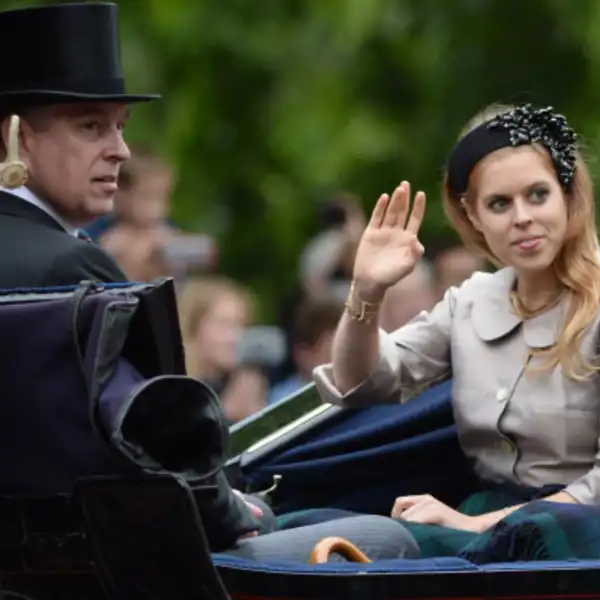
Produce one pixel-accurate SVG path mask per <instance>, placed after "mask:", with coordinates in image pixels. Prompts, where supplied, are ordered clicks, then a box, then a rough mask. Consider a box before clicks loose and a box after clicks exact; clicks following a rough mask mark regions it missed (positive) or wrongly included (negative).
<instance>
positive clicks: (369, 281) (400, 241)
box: [354, 181, 425, 301]
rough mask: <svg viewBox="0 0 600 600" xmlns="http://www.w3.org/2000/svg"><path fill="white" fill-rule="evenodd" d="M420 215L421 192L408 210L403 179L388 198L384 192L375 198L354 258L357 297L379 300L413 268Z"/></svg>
mask: <svg viewBox="0 0 600 600" xmlns="http://www.w3.org/2000/svg"><path fill="white" fill-rule="evenodd" d="M424 215H425V194H424V193H423V192H418V193H417V194H416V196H415V201H414V204H413V207H412V211H411V210H410V184H409V183H408V182H406V181H404V182H402V183H401V184H400V186H399V187H397V188H396V189H395V190H394V193H393V194H392V197H391V198H390V196H389V195H388V194H383V195H382V196H381V197H380V198H379V200H378V201H377V204H376V205H375V208H374V209H373V213H372V215H371V219H370V221H369V223H368V225H367V227H366V229H365V231H364V233H363V235H362V238H361V240H360V243H359V245H358V249H357V251H356V258H355V261H354V281H355V284H356V286H357V288H358V292H359V296H360V297H361V299H363V300H365V301H378V300H380V299H381V298H382V297H383V295H384V294H385V291H386V290H387V289H388V288H389V287H391V286H393V285H394V284H396V283H398V281H400V280H401V279H403V278H404V277H406V276H407V275H408V274H409V273H411V272H412V271H413V269H414V268H415V266H416V265H417V263H418V261H419V259H420V258H421V256H422V255H423V252H424V248H423V246H422V245H421V243H420V242H419V239H418V237H417V236H418V233H419V228H420V227H421V223H422V222H423V216H424Z"/></svg>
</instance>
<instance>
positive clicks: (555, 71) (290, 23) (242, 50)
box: [0, 0, 600, 318]
mask: <svg viewBox="0 0 600 600" xmlns="http://www.w3.org/2000/svg"><path fill="white" fill-rule="evenodd" d="M55 2H56V0H54V3H55ZM42 3H43V2H39V1H37V2H35V1H25V0H21V1H12V2H9V1H7V0H1V1H0V7H1V8H14V7H22V6H29V5H35V4H42ZM118 4H119V6H120V14H121V31H122V49H123V59H124V67H125V71H126V74H127V78H128V83H129V87H130V89H131V90H132V91H158V92H160V93H162V94H163V97H164V99H163V100H162V101H161V102H157V103H153V104H149V105H147V106H143V107H137V108H136V109H135V112H134V118H133V119H132V122H131V127H130V130H129V132H128V135H129V139H130V140H131V141H134V142H143V143H149V144H152V145H153V146H154V147H155V148H156V149H157V150H159V151H160V152H163V153H164V154H165V155H166V156H167V157H168V158H170V159H171V160H172V161H173V163H174V164H175V165H176V166H177V169H178V176H179V179H178V185H177V189H176V193H175V197H174V215H173V216H174V217H175V219H176V220H177V221H178V222H179V223H180V224H182V225H183V226H185V227H186V228H188V229H194V230H198V231H206V232H209V233H213V234H215V235H216V236H217V237H218V238H219V240H220V244H221V257H222V266H223V270H224V271H225V272H226V273H228V274H230V275H232V276H234V277H236V278H238V279H240V280H242V281H244V282H246V283H248V284H249V285H251V286H252V287H253V288H254V290H255V291H256V292H257V293H258V294H259V296H260V298H261V299H262V301H263V302H262V304H263V309H264V313H263V316H265V317H266V318H268V316H269V315H271V314H273V310H274V309H275V307H276V306H277V303H278V301H279V299H280V298H281V295H282V294H283V293H285V292H286V290H287V289H288V288H289V287H290V286H291V285H293V284H294V282H295V278H296V264H297V260H298V255H299V253H300V251H301V249H302V247H303V245H304V244H305V242H306V240H307V238H308V237H309V236H310V235H311V234H312V233H313V232H314V229H315V226H316V224H315V215H316V210H317V207H318V205H319V203H320V202H321V201H322V200H323V198H324V197H326V196H327V194H328V193H329V192H330V191H332V190H336V189H340V188H341V189H345V190H349V191H351V192H354V193H356V194H357V195H358V196H359V197H360V198H361V200H362V202H363V204H364V206H365V208H366V209H367V210H369V209H370V208H371V206H372V205H373V203H374V201H375V199H376V198H377V197H378V195H379V194H380V193H382V192H384V191H389V190H390V189H392V188H393V187H394V186H395V185H396V184H397V183H398V182H399V181H400V180H402V179H408V180H410V181H411V182H413V185H414V186H415V187H418V188H422V189H424V190H426V191H427V192H428V197H429V210H428V213H427V217H426V221H425V223H424V226H423V232H422V238H423V242H424V244H425V245H426V247H429V248H433V247H435V245H436V244H437V243H438V242H439V241H440V240H441V239H443V238H446V237H448V236H451V235H452V233H451V231H450V230H449V228H448V225H447V223H446V220H445V217H444V214H443V211H442V208H441V203H440V198H439V190H440V179H441V171H442V167H443V164H444V159H445V157H446V155H447V153H448V151H449V149H450V148H451V146H452V144H453V141H454V140H455V138H456V136H457V134H458V132H459V131H460V129H461V128H462V126H463V124H464V123H465V121H467V120H468V119H469V118H470V117H471V116H472V114H473V113H474V112H476V111H477V110H479V109H480V108H482V107H483V106H485V105H486V104H488V103H490V102H496V101H503V102H506V101H516V100H529V101H533V102H539V103H543V104H552V105H553V106H555V107H556V108H557V109H559V110H560V111H562V112H564V113H565V114H566V115H567V116H568V118H569V120H570V121H571V123H572V125H573V126H574V127H575V128H576V129H577V130H578V131H579V132H580V133H581V134H582V136H583V138H584V140H585V143H586V146H587V149H588V154H590V155H591V156H592V157H593V155H594V154H595V152H596V148H597V146H598V142H599V141H600V119H599V118H598V117H599V116H600V109H599V107H598V103H599V100H600V98H599V93H600V2H597V0H576V1H574V0H570V1H567V0H526V1H523V0H395V1H394V0H261V1H260V2H257V1H256V0H227V1H223V0H169V1H166V0H122V1H121V2H118ZM24 43H28V44H34V43H35V40H33V39H32V40H25V41H24ZM591 167H592V171H593V174H594V177H596V178H597V176H598V175H599V174H600V168H599V167H598V165H597V164H595V163H593V162H592V164H591Z"/></svg>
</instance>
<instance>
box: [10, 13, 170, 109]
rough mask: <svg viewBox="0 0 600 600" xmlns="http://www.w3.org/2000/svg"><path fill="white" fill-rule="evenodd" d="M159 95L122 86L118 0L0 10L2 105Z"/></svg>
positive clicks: (129, 100)
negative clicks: (138, 92)
mask: <svg viewBox="0 0 600 600" xmlns="http://www.w3.org/2000/svg"><path fill="white" fill-rule="evenodd" d="M159 97H160V96H158V95H156V94H128V93H127V92H126V90H125V80H124V77H123V70H122V67H121V56H120V44H119V23H118V8H117V6H116V4H112V3H95V2H87V3H71V4H60V5H50V6H37V7H30V8H24V9H20V10H11V11H6V12H0V109H1V110H3V111H6V110H11V111H13V110H17V109H19V108H25V107H27V106H32V105H39V104H50V103H56V102H68V101H93V100H96V101H120V102H126V103H132V102H143V101H146V100H153V99H155V98H159Z"/></svg>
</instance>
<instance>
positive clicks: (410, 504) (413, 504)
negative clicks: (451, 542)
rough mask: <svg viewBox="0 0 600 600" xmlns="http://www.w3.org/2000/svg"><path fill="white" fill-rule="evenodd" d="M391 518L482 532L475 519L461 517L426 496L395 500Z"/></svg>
mask: <svg viewBox="0 0 600 600" xmlns="http://www.w3.org/2000/svg"><path fill="white" fill-rule="evenodd" d="M392 518H394V519H402V520H403V521H409V522H412V523H428V524H430V525H442V526H444V527H451V528H452V529H463V530H465V531H473V532H475V533H481V531H482V530H483V527H482V522H481V520H480V519H478V518H477V517H471V516H468V515H463V514H462V513H459V512H458V511H456V510H454V509H453V508H450V507H449V506H447V505H446V504H444V503H443V502H440V501H439V500H437V499H436V498H434V497H433V496H430V495H428V494H425V495H421V496H400V497H399V498H396V501H395V502H394V507H393V508H392Z"/></svg>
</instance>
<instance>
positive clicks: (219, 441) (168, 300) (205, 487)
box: [0, 279, 259, 598]
mask: <svg viewBox="0 0 600 600" xmlns="http://www.w3.org/2000/svg"><path fill="white" fill-rule="evenodd" d="M0 333H2V337H3V339H4V340H5V345H4V350H3V351H2V365H3V394H2V402H0V439H1V440H2V444H3V448H4V451H3V452H1V453H0V495H1V496H2V498H3V500H2V503H1V504H0V508H3V511H2V514H0V534H1V533H2V531H3V530H4V531H10V532H17V534H16V535H15V534H14V533H13V535H12V537H9V538H8V539H12V540H13V542H14V543H12V544H8V545H6V544H3V545H2V548H1V551H0V569H1V570H2V571H3V580H4V582H5V587H6V584H10V581H13V583H15V582H17V583H19V582H20V583H19V585H18V589H17V588H14V587H13V588H9V589H13V590H14V591H15V592H19V591H20V592H22V593H25V592H26V591H27V590H28V589H29V588H28V587H27V586H25V588H23V587H22V584H23V576H26V575H27V573H29V575H31V572H32V569H33V570H35V572H36V573H38V575H39V574H40V573H41V572H49V570H52V569H53V568H54V567H55V566H56V563H57V561H58V562H60V563H61V565H62V567H64V568H63V571H65V572H70V573H71V575H73V572H74V570H75V569H78V570H81V569H84V570H85V568H84V567H85V564H87V565H88V567H89V565H90V560H89V559H91V558H94V559H96V560H99V561H100V562H101V563H102V564H104V565H106V564H113V563H110V562H106V560H105V559H104V558H103V557H105V556H106V554H105V553H102V554H101V555H98V552H100V550H99V548H100V546H99V545H98V543H97V542H96V543H95V544H94V546H93V548H94V549H95V550H96V553H95V554H94V555H89V556H88V558H87V561H88V562H87V563H86V555H85V553H84V552H83V551H82V548H85V547H86V545H85V540H83V541H82V539H81V538H82V531H81V530H78V528H77V525H76V523H78V522H79V523H81V520H80V514H79V512H78V511H77V510H76V509H77V508H78V506H79V505H80V504H81V502H80V501H78V503H76V504H75V505H73V503H72V502H69V495H70V494H71V491H72V489H73V486H74V485H78V482H81V481H82V480H84V481H87V480H88V479H89V478H90V477H100V478H101V479H100V480H98V481H95V483H93V484H89V485H88V487H86V488H85V490H86V493H85V494H83V495H81V494H80V496H79V498H85V499H86V500H85V502H84V505H85V506H87V508H86V510H85V512H84V514H85V515H87V517H86V521H84V522H85V523H87V524H88V526H91V525H92V524H93V523H97V520H94V519H92V518H91V517H90V515H92V514H93V512H90V509H89V507H90V506H92V505H94V506H97V505H98V502H99V500H96V501H94V502H95V504H94V502H92V501H91V500H90V493H91V492H90V490H93V491H94V493H95V494H98V498H105V497H110V498H113V499H114V497H115V495H114V490H125V489H127V490H129V492H130V493H128V494H125V498H126V499H127V498H129V499H131V502H134V501H135V502H136V504H131V505H129V506H127V507H126V510H127V511H129V512H131V513H132V514H133V513H135V511H136V510H139V501H140V498H141V497H145V498H146V501H147V503H148V504H149V505H152V502H154V500H153V499H152V494H153V493H155V492H156V494H157V498H158V497H160V498H164V497H165V493H166V492H164V489H166V488H165V486H168V485H170V484H167V483H165V480H166V481H169V482H170V481H171V480H173V481H175V482H176V487H175V488H173V487H171V488H168V489H171V490H174V489H176V490H177V491H176V492H173V491H171V494H172V495H173V494H174V496H173V498H174V499H175V502H176V503H177V502H178V503H179V505H180V506H182V502H183V504H185V502H186V501H190V500H189V499H190V498H193V499H194V506H195V510H196V511H197V515H196V516H195V517H194V519H195V520H194V519H192V520H191V521H190V523H189V524H188V526H189V527H190V528H191V529H190V531H195V532H196V533H195V534H194V535H196V536H199V537H198V538H197V539H196V542H195V543H196V545H197V547H198V548H202V546H203V544H204V545H205V546H206V552H205V560H208V563H209V564H207V565H204V568H205V569H208V571H207V573H211V571H210V569H209V568H208V567H209V566H210V559H209V558H206V557H208V552H209V550H212V551H218V550H221V549H224V548H226V547H228V546H230V545H231V544H232V543H233V542H234V541H235V540H236V539H237V538H238V537H239V536H240V535H243V534H245V533H248V532H250V531H253V530H255V529H258V525H259V524H258V522H257V520H256V518H255V517H254V516H253V515H252V514H251V512H250V511H249V510H248V509H247V507H246V506H245V504H244V502H243V500H241V499H240V498H239V497H238V496H237V495H235V494H233V493H232V491H231V489H230V487H229V486H228V485H227V484H226V480H225V476H224V474H223V472H222V470H221V468H222V466H223V462H224V460H225V458H226V452H227V445H228V429H227V424H226V420H225V418H224V416H223V414H222V412H221V409H220V405H219V401H218V398H217V397H216V395H215V394H214V392H213V391H212V390H211V389H210V388H209V387H208V386H206V385H204V384H203V383H201V382H199V381H196V380H194V379H192V378H189V377H187V376H185V374H184V355H183V348H182V343H181V336H180V332H179V325H178V320H177V311H176V303H175V291H174V284H173V281H172V280H170V279H167V280H162V281H159V282H156V283H154V284H148V285H146V284H144V285H127V286H124V285H110V286H108V285H107V286H99V285H97V284H90V283H86V282H82V284H81V285H80V286H78V287H77V288H76V289H67V290H65V289H45V290H0ZM15 457H19V460H18V461H15ZM115 478H117V479H116V480H115ZM79 485H84V484H83V483H80V484H79ZM173 485H174V484H173ZM103 486H107V487H106V492H103V491H102V489H103ZM136 486H139V491H138V492H135V490H136ZM153 486H154V487H153ZM157 486H158V487H157ZM161 486H162V487H161ZM109 491H110V492H111V493H110V494H109ZM209 492H210V493H209ZM111 494H112V495H111ZM185 498H187V499H188V500H185ZM34 500H35V501H34ZM59 500H60V502H59ZM126 501H127V500H123V501H122V502H121V505H122V506H123V505H124V503H126ZM157 502H158V500H157ZM57 503H58V504H57ZM57 506H59V508H56V507H57ZM32 507H33V508H32ZM49 507H54V509H53V510H50V508H49ZM103 510H104V514H105V515H106V514H109V512H110V511H109V510H108V508H107V507H105V508H104V509H103ZM190 510H191V508H189V507H188V509H187V513H185V514H188V516H190V515H192V516H193V513H190ZM32 511H33V512H32ZM184 512H185V511H184ZM121 514H122V510H121V512H119V513H118V514H117V515H116V516H114V518H115V519H116V520H117V521H118V517H119V515H121ZM182 514H184V513H182ZM32 515H33V516H34V518H33V517H32ZM57 515H58V516H57ZM171 518H172V517H171ZM190 518H191V517H190ZM46 519H49V520H52V521H57V520H62V521H64V522H65V523H66V522H68V523H70V524H71V525H70V527H69V528H68V530H67V529H64V528H63V530H61V531H59V530H60V528H58V530H56V529H55V528H54V529H53V526H52V523H50V522H46ZM200 522H202V523H203V527H201V526H200V525H199V523H200ZM119 523H120V525H119V527H118V529H117V530H116V531H115V532H114V533H115V536H120V537H121V538H122V543H123V544H125V538H127V537H128V536H129V535H130V534H131V531H130V530H129V529H130V528H128V527H127V524H126V523H125V522H124V521H122V520H121V521H119ZM149 525H150V524H148V526H149ZM94 531H95V534H96V537H94V536H93V535H92V538H93V539H95V540H98V539H99V538H98V537H97V533H98V530H97V529H95V530H93V531H92V533H94ZM203 532H204V533H203ZM204 534H205V535H206V539H204V538H203V537H202V536H203V535H204ZM42 539H43V546H44V549H43V550H41V549H40V548H39V546H40V544H41V543H42V542H41V541H40V540H42ZM102 539H105V538H102ZM176 539H177V538H168V541H164V540H165V538H164V537H163V538H162V540H163V542H162V543H165V544H167V545H169V544H172V543H176ZM75 540H78V541H77V543H75ZM2 541H3V540H2ZM113 542H114V540H111V543H113ZM157 543H158V542H157ZM182 544H183V542H182ZM182 547H183V546H182ZM173 552H177V548H173ZM198 552H200V551H199V550H197V551H196V552H195V554H196V555H198ZM200 554H201V552H200ZM58 557H62V558H60V560H59V558H58ZM131 560H132V561H134V562H135V560H136V558H135V557H131ZM121 566H122V565H121ZM198 568H199V569H200V568H201V566H200V565H199V566H198ZM211 568H212V567H211ZM102 573H103V574H104V575H106V573H108V570H107V568H105V569H104V570H102ZM107 577H108V575H106V577H104V578H105V579H106V578H107ZM26 579H27V577H26ZM115 580H118V577H117V578H116V579H115ZM28 581H29V583H31V582H32V579H31V577H29V580H28ZM38 581H40V580H39V577H38ZM54 581H56V578H54ZM74 581H75V579H74V578H73V577H71V582H74ZM15 585H16V583H15ZM52 585H54V584H52ZM107 585H108V584H107ZM204 585H208V583H207V582H205V583H204ZM213 586H216V587H215V589H218V585H217V583H215V582H213ZM113 587H114V586H113ZM43 589H44V590H45V591H44V592H43V596H37V597H40V598H41V597H44V598H45V597H52V595H51V586H50V587H48V585H46V587H45V588H43ZM150 589H151V588H150ZM88 593H89V590H88V591H87V592H86V594H88ZM115 593H116V592H115ZM190 593H191V590H190ZM215 593H216V592H215ZM111 597H117V596H115V595H114V593H113V594H112V596H111ZM140 597H145V596H140ZM154 597H156V598H162V596H160V595H155V596H154ZM169 597H170V598H173V597H176V596H169ZM181 597H182V598H183V596H181ZM192 597H194V596H192ZM198 597H204V596H198ZM214 597H215V598H221V597H223V596H218V595H216V596H214ZM129 598H132V596H129Z"/></svg>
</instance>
